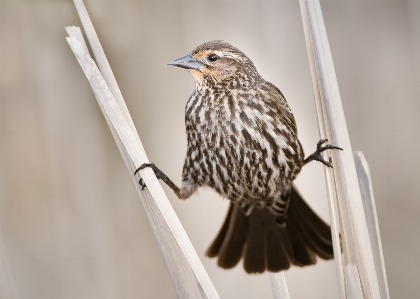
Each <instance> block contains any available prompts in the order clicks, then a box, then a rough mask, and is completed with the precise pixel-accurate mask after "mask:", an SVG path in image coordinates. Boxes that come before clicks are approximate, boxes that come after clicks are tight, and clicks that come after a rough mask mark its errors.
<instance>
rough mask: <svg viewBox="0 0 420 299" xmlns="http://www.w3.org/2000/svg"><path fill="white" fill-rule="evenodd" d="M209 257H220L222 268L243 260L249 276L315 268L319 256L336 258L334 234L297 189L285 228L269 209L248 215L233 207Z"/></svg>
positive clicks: (211, 248) (210, 248)
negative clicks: (291, 268) (306, 267)
mask: <svg viewBox="0 0 420 299" xmlns="http://www.w3.org/2000/svg"><path fill="white" fill-rule="evenodd" d="M207 256H209V257H216V256H217V257H218V265H219V266H220V267H222V268H225V269H229V268H232V267H234V266H236V265H237V264H238V262H239V261H240V259H241V258H242V257H243V258H244V268H245V271H246V272H248V273H262V272H264V271H265V270H268V271H271V272H278V271H282V270H286V269H288V268H289V267H290V265H291V264H293V265H296V266H300V267H303V266H307V265H313V264H315V263H316V256H319V257H320V258H322V259H332V258H333V249H332V241H331V231H330V227H329V225H328V224H326V223H325V222H324V221H323V220H322V219H321V218H319V217H318V216H317V215H316V214H315V212H314V211H312V209H311V208H310V207H309V206H308V205H307V204H306V202H305V201H304V200H303V198H302V197H301V196H300V194H299V193H298V192H297V190H296V189H295V187H293V188H292V192H291V199H290V205H289V209H288V213H287V220H286V227H285V228H284V227H282V226H280V225H279V224H277V223H276V216H275V214H274V213H272V212H271V211H270V210H269V208H267V207H264V208H255V209H254V210H253V211H252V212H251V214H250V215H249V216H246V215H245V213H244V212H243V211H242V209H241V208H240V207H239V206H238V205H234V204H231V205H230V208H229V211H228V214H227V216H226V219H225V222H224V224H223V226H222V228H221V230H220V232H219V234H218V235H217V237H216V239H215V240H214V241H213V243H212V245H211V246H210V247H209V249H208V250H207Z"/></svg>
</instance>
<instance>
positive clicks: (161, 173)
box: [134, 163, 179, 195]
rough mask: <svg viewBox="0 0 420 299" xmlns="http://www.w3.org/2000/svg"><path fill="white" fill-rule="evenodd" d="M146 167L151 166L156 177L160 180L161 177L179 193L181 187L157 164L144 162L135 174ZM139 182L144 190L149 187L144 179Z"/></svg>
mask: <svg viewBox="0 0 420 299" xmlns="http://www.w3.org/2000/svg"><path fill="white" fill-rule="evenodd" d="M146 167H150V168H151V169H152V170H153V172H154V173H155V175H156V178H157V179H158V180H159V179H161V180H162V181H164V182H165V183H166V184H167V185H168V186H169V187H171V189H172V190H174V192H175V194H176V195H178V194H179V188H178V187H177V186H176V185H175V184H174V183H173V182H172V181H171V180H170V179H169V178H168V177H167V176H166V174H164V173H163V171H162V170H160V169H159V168H157V166H156V165H155V164H154V163H143V164H142V165H140V167H139V168H137V169H136V171H135V172H134V175H136V174H137V172H139V171H140V170H142V169H145V168H146ZM139 184H140V186H141V187H142V188H141V189H142V190H144V188H146V187H147V186H146V184H145V182H144V181H143V179H140V180H139Z"/></svg>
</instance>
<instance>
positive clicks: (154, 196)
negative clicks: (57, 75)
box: [67, 0, 219, 298]
mask: <svg viewBox="0 0 420 299" xmlns="http://www.w3.org/2000/svg"><path fill="white" fill-rule="evenodd" d="M74 3H75V6H76V8H77V11H78V13H79V17H80V19H81V21H82V24H83V26H84V29H85V32H86V34H87V37H88V40H89V42H90V46H91V49H92V51H93V53H94V55H95V58H96V61H97V63H98V65H99V67H100V68H101V71H99V69H98V67H97V65H96V64H95V62H94V61H93V60H92V58H91V57H90V55H89V53H88V52H87V48H86V46H85V45H83V43H84V41H83V39H82V35H81V34H79V33H74V32H77V31H78V30H77V29H70V32H69V35H70V37H68V38H67V41H68V43H69V45H70V47H71V48H72V50H73V52H74V54H75V56H76V58H77V60H78V61H79V64H80V65H81V67H82V69H83V71H84V72H85V75H86V77H87V78H88V80H89V82H90V84H91V86H92V89H93V91H94V93H95V96H96V98H97V99H98V102H99V104H100V107H101V109H102V111H103V112H104V116H105V119H106V120H107V122H108V125H109V126H110V129H111V132H112V134H113V136H114V139H115V141H116V143H117V145H118V148H119V150H120V152H121V154H122V156H123V159H124V161H125V163H126V166H127V168H128V170H129V172H130V175H131V177H132V179H133V183H134V186H135V188H136V190H137V193H138V195H139V197H140V199H141V202H142V204H143V206H144V208H145V211H146V214H147V216H148V219H149V222H150V225H151V227H152V230H153V232H154V235H155V238H156V241H157V243H158V245H159V248H160V250H161V252H162V255H163V257H164V260H165V263H166V266H167V269H168V272H169V274H170V276H171V279H172V283H173V285H174V288H175V291H176V293H177V296H178V298H219V295H218V294H217V291H216V289H215V288H214V286H213V283H212V282H211V280H210V278H209V276H208V274H207V272H206V271H205V269H204V267H203V265H202V263H201V261H200V259H199V257H198V255H197V253H196V252H195V250H194V247H193V245H192V244H191V241H190V240H189V238H188V236H187V234H186V232H185V230H184V228H183V227H182V224H181V223H180V221H179V219H178V217H177V216H176V214H175V211H174V210H173V208H172V206H171V204H170V202H169V200H168V198H167V197H166V194H165V193H164V191H163V189H162V187H161V186H160V184H159V182H158V181H157V179H156V176H155V175H154V173H153V171H152V170H151V169H148V168H146V169H144V170H142V171H140V174H141V177H142V178H143V180H144V181H145V183H146V184H147V186H148V188H147V190H145V191H142V190H141V187H140V186H139V184H138V182H137V180H138V179H136V178H135V177H134V176H133V175H132V174H133V172H134V170H135V169H136V168H137V167H138V166H140V165H141V164H143V163H146V162H148V158H147V156H146V153H145V151H144V148H143V146H142V144H141V141H140V138H139V136H138V133H137V131H136V129H135V127H134V123H133V121H132V119H131V116H130V114H129V112H128V109H127V107H126V105H125V102H124V99H123V97H122V94H121V91H120V90H119V88H118V84H117V82H116V80H115V77H114V75H113V73H112V70H111V67H110V66H109V63H108V61H107V59H106V56H105V53H104V51H103V49H102V46H101V44H100V42H99V38H98V36H97V35H96V32H95V29H94V27H93V24H92V22H91V20H90V18H89V15H88V13H87V11H86V7H85V6H84V4H83V1H82V0H74ZM78 38H79V39H81V40H80V41H78ZM101 72H102V73H101Z"/></svg>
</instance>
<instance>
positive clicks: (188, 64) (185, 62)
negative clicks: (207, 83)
mask: <svg viewBox="0 0 420 299" xmlns="http://www.w3.org/2000/svg"><path fill="white" fill-rule="evenodd" d="M168 65H175V66H179V67H182V68H184V69H195V70H199V69H200V67H201V66H202V65H203V64H202V63H201V62H199V61H197V60H196V59H195V58H194V57H192V56H191V53H188V54H187V55H184V56H182V57H179V58H177V59H175V60H172V61H171V62H168Z"/></svg>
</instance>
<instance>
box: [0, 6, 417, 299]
mask: <svg viewBox="0 0 420 299" xmlns="http://www.w3.org/2000/svg"><path fill="white" fill-rule="evenodd" d="M321 4H322V9H323V13H324V18H325V22H326V27H327V32H328V35H329V41H330V45H331V49H332V54H333V58H334V63H335V67H336V72H337V76H338V81H339V85H340V90H341V95H342V100H343V103H344V108H345V113H346V118H347V123H348V126H349V131H350V136H351V140H352V145H353V149H355V150H361V151H363V152H364V153H365V155H366V158H367V160H368V162H369V163H370V168H371V173H372V179H373V187H374V192H375V197H376V204H377V209H378V216H379V223H380V228H381V233H382V241H383V248H384V254H385V261H386V267H387V273H388V281H389V288H390V293H391V297H393V298H398V299H404V298H416V297H417V296H418V294H419V293H420V283H419V281H420V270H419V269H420V234H419V232H420V217H419V216H420V201H419V195H420V184H419V178H420V175H419V169H420V154H419V153H420V139H419V137H420V117H419V112H420V87H419V86H420V85H419V82H420V2H419V1H410V2H409V1H322V3H321ZM86 5H87V8H88V11H89V13H90V15H91V18H92V20H93V23H94V25H95V26H96V29H97V32H98V34H99V37H100V39H101V42H102V44H103V46H104V49H105V52H106V54H107V55H108V58H109V60H110V63H111V66H112V68H113V71H114V73H115V75H116V78H117V81H118V82H119V85H120V88H121V90H122V93H123V95H124V96H125V100H126V102H127V104H128V107H129V109H130V111H131V114H132V117H133V119H134V122H135V124H136V126H137V128H138V131H139V134H140V137H141V139H142V141H143V144H144V146H145V148H146V151H147V153H148V155H149V158H150V160H151V161H153V162H155V163H156V164H157V165H158V166H159V167H161V168H162V169H163V170H164V171H165V172H166V173H167V174H168V175H169V176H170V177H171V178H173V180H174V181H175V182H177V183H180V181H181V169H182V165H183V160H184V155H185V150H186V138H185V129H184V107H185V104H186V101H187V99H188V97H189V95H190V94H191V92H192V89H193V86H194V83H193V79H192V78H191V77H190V75H189V74H188V73H187V72H186V71H183V70H181V69H178V68H174V67H169V66H166V63H167V62H168V61H170V60H172V59H174V58H176V57H179V56H181V55H183V54H186V53H187V52H189V51H190V50H191V49H193V48H194V47H196V46H198V45H199V44H201V43H203V42H206V41H210V40H213V39H223V40H225V41H227V42H230V43H232V44H233V45H235V46H237V47H238V48H240V49H241V50H243V51H244V52H245V53H246V54H247V55H248V56H249V57H250V58H251V59H252V60H253V61H254V63H255V64H256V66H257V68H258V70H259V72H260V74H261V75H262V76H263V77H264V78H265V79H266V80H268V81H271V82H273V83H274V84H275V85H276V86H278V87H279V88H280V89H281V90H282V91H283V93H284V94H285V96H286V98H287V99H288V101H289V103H290V106H291V108H292V110H293V111H294V113H295V116H296V119H297V123H298V128H299V134H300V139H301V141H302V144H303V146H304V148H305V151H306V153H311V152H312V151H313V150H314V149H315V144H316V142H317V141H318V139H319V135H318V128H317V121H316V114H315V106H314V100H313V95H312V85H311V84H312V83H311V77H310V71H309V63H308V58H307V54H306V48H305V43H304V36H303V29H302V21H301V17H300V11H299V5H298V1H296V0H293V1H140V0H139V1H134V0H133V1H124V0H121V1H117V0H115V1H99V0H96V1H93V0H89V1H86ZM68 25H78V26H80V22H79V19H78V17H77V14H76V11H75V8H74V6H73V3H72V1H70V0H66V1H59V0H57V1H42V0H40V1H29V0H28V1H23V0H21V1H5V0H0V104H1V106H0V138H1V139H0V142H1V143H0V163H1V166H0V252H1V260H0V263H1V264H0V297H1V298H4V299H47V298H53V299H67V298H72V299H73V298H77V299H93V298H103V299H108V298H109V299H117V298H175V293H174V291H173V289H172V286H171V282H170V279H169V276H168V274H167V272H166V270H165V266H164V263H163V261H162V258H161V255H160V252H159V250H158V247H157V245H156V242H155V240H154V237H153V234H152V232H151V230H150V228H149V225H148V222H147V219H146V216H145V214H144V212H143V210H142V207H141V203H140V202H139V200H138V199H137V197H136V195H135V191H134V188H133V186H132V183H131V180H130V178H129V175H130V174H129V173H128V172H127V170H126V168H125V166H124V163H123V161H122V159H121V157H120V155H119V153H118V150H117V147H116V145H115V143H114V141H113V139H112V136H111V134H110V132H109V129H108V128H107V126H106V123H105V122H104V119H103V117H102V115H101V112H100V110H99V108H98V106H97V103H96V101H95V98H94V96H93V94H92V92H91V90H90V87H89V86H88V83H87V80H86V79H85V77H84V75H83V73H82V71H81V69H80V67H79V65H78V63H77V61H76V59H75V57H74V56H73V54H72V52H71V50H70V49H69V47H68V45H67V43H66V41H65V35H66V34H65V31H64V26H68ZM322 167H323V166H322V165H321V164H320V163H311V164H310V165H309V166H307V167H305V168H304V170H303V171H302V173H301V174H300V176H299V178H298V179H297V185H298V187H299V189H300V190H301V192H302V193H303V194H304V195H305V197H306V198H307V200H308V202H309V203H310V204H311V205H312V206H313V207H314V208H315V210H316V211H318V212H319V213H320V214H321V215H322V216H323V218H324V219H328V206H327V201H326V191H325V184H324V177H323V169H322ZM164 188H165V190H167V191H169V189H168V188H167V187H166V186H164ZM168 196H169V198H170V200H171V202H172V203H173V206H174V208H175V210H176V212H177V214H178V215H179V217H180V219H181V221H182V223H183V225H184V227H185V229H186V231H187V233H188V234H189V236H190V238H191V240H192V242H193V244H194V246H195V248H196V250H197V252H198V254H199V255H200V257H202V261H203V263H204V265H205V267H206V269H207V270H208V272H209V275H210V277H211V278H212V280H213V282H214V284H215V286H216V288H217V290H218V291H219V294H220V295H221V297H222V298H271V293H270V287H269V283H268V279H267V276H266V275H245V273H244V271H243V269H242V265H241V266H238V267H236V268H235V269H233V270H230V271H223V270H221V269H219V268H218V267H217V266H216V261H215V260H212V259H208V258H206V257H204V252H205V250H206V248H207V246H208V245H209V244H210V242H211V241H212V239H213V238H214V236H215V235H216V233H217V231H218V230H219V228H220V226H221V223H222V221H223V219H224V216H225V213H226V210H227V206H228V202H227V201H225V200H222V199H221V198H219V197H218V196H217V195H216V194H215V193H214V192H212V191H210V190H201V191H200V192H199V194H196V195H194V196H193V197H192V198H191V199H189V200H187V201H185V202H181V201H179V200H177V198H176V197H175V195H174V194H172V193H171V192H168ZM286 278H287V281H288V285H289V290H290V294H291V298H295V299H296V298H314V299H316V298H323V299H326V298H337V290H336V281H335V268H334V263H333V262H319V263H318V265H316V266H314V267H309V268H305V269H297V268H293V269H291V270H289V271H287V272H286Z"/></svg>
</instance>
